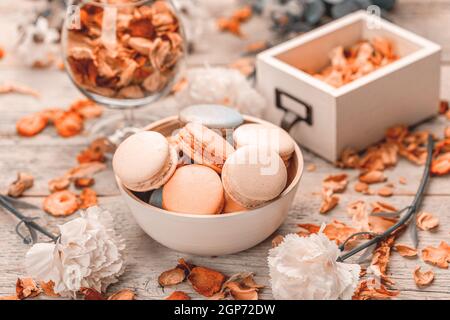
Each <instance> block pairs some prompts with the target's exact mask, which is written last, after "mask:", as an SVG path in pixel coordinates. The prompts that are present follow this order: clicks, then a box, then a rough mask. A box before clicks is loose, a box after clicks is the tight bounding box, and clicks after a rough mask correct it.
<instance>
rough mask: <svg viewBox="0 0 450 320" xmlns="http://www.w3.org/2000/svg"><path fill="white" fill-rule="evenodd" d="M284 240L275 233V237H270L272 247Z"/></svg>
mask: <svg viewBox="0 0 450 320" xmlns="http://www.w3.org/2000/svg"><path fill="white" fill-rule="evenodd" d="M283 240H284V237H283V236H282V235H280V234H279V235H277V236H276V237H275V238H273V239H272V248H276V247H278V246H279V245H280V244H281V243H282V242H283Z"/></svg>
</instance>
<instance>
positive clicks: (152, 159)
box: [112, 131, 171, 192]
mask: <svg viewBox="0 0 450 320" xmlns="http://www.w3.org/2000/svg"><path fill="white" fill-rule="evenodd" d="M170 153H171V152H170V148H169V143H168V142H167V140H166V138H165V137H164V136H163V135H161V134H160V133H157V132H153V131H143V132H140V133H137V134H134V135H132V136H131V137H129V138H127V139H126V140H125V141H123V142H122V143H121V144H120V145H119V147H118V148H117V150H116V152H115V154H114V158H113V161H112V164H113V169H114V172H115V174H116V175H117V176H118V177H119V178H120V180H121V181H122V183H123V184H124V185H125V186H126V187H127V188H129V189H131V190H133V191H137V192H143V191H149V190H151V188H152V186H149V185H148V184H147V183H146V182H147V181H149V180H152V179H153V178H154V177H155V176H157V175H159V174H160V172H161V170H166V169H165V167H166V166H167V162H168V161H170V158H171V155H170Z"/></svg>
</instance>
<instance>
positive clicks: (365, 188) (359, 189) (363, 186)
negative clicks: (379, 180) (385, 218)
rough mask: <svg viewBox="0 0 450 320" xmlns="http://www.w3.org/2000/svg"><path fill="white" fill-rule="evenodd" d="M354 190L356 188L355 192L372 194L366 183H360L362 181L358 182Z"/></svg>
mask: <svg viewBox="0 0 450 320" xmlns="http://www.w3.org/2000/svg"><path fill="white" fill-rule="evenodd" d="M354 188H355V191H356V192H359V193H364V194H367V193H369V192H370V189H369V185H368V184H367V183H364V182H360V181H358V182H356V183H355V186H354Z"/></svg>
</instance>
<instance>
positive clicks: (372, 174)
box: [359, 170, 387, 184]
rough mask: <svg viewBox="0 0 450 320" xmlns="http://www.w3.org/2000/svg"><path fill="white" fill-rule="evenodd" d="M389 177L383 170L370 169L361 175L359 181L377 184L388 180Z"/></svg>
mask: <svg viewBox="0 0 450 320" xmlns="http://www.w3.org/2000/svg"><path fill="white" fill-rule="evenodd" d="M386 180H387V178H386V176H385V175H384V173H383V172H382V171H377V170H374V171H368V172H366V173H362V174H361V175H360V176H359V181H360V182H364V183H367V184H375V183H380V182H384V181H386Z"/></svg>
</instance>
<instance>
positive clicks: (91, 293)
mask: <svg viewBox="0 0 450 320" xmlns="http://www.w3.org/2000/svg"><path fill="white" fill-rule="evenodd" d="M80 293H81V294H82V295H84V300H106V299H105V298H104V297H103V295H102V294H101V293H100V292H98V291H97V290H95V289H93V288H81V289H80Z"/></svg>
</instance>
